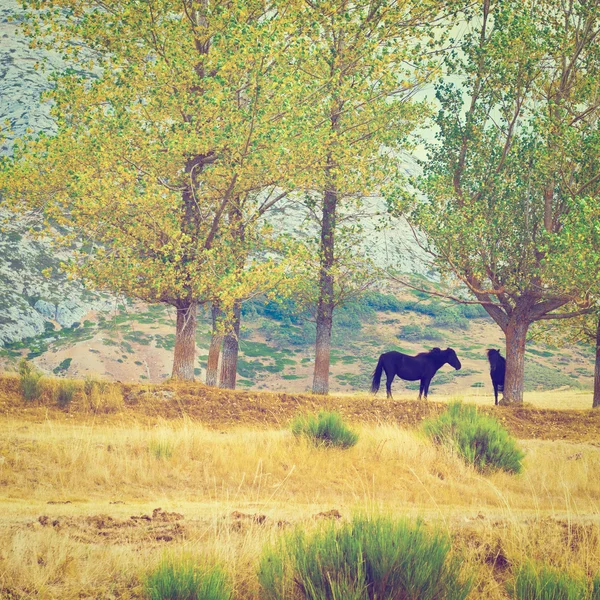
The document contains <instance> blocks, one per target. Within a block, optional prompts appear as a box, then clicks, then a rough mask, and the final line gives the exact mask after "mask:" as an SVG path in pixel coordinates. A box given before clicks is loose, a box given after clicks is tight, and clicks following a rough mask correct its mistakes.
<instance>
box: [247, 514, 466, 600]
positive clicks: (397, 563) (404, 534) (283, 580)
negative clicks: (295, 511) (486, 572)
mask: <svg viewBox="0 0 600 600" xmlns="http://www.w3.org/2000/svg"><path fill="white" fill-rule="evenodd" d="M449 552H450V539H449V537H448V536H447V535H445V534H443V533H441V532H438V531H430V530H428V529H426V528H425V526H424V525H423V523H421V522H417V523H416V524H413V523H409V522H408V521H394V520H392V519H390V518H386V517H378V518H371V519H369V518H358V519H354V520H353V521H352V522H351V523H346V524H344V525H342V526H340V527H338V526H336V524H329V525H327V526H325V527H324V528H323V529H321V530H318V531H317V532H316V533H314V534H312V535H310V536H308V535H306V534H305V533H304V531H302V530H300V529H298V530H296V531H295V532H293V533H291V534H288V536H286V537H284V538H281V539H280V541H279V542H278V543H277V544H275V545H273V546H268V547H267V548H266V549H265V551H264V552H263V555H262V557H261V562H260V567H259V573H258V579H259V582H260V585H261V588H262V591H263V594H262V595H261V598H265V599H266V600H283V599H286V600H287V599H290V598H303V599H306V600H337V599H338V598H339V599H342V598H343V599H344V600H369V599H372V598H381V599H384V598H385V599H386V600H404V599H406V600H434V599H438V598H444V599H446V600H462V599H464V598H465V597H466V596H467V594H468V593H469V590H470V588H471V579H470V578H469V577H462V576H461V574H460V562H459V559H458V558H457V557H454V558H450V555H449ZM295 592H299V593H295Z"/></svg>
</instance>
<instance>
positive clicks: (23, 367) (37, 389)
mask: <svg viewBox="0 0 600 600" xmlns="http://www.w3.org/2000/svg"><path fill="white" fill-rule="evenodd" d="M19 377H20V384H21V393H22V394H23V398H24V399H25V400H27V401H28V402H32V401H33V400H38V399H39V397H40V395H41V381H40V380H41V378H42V374H41V373H40V371H38V370H37V369H36V368H35V367H34V366H33V365H32V364H31V363H28V362H27V361H26V360H21V362H20V363H19Z"/></svg>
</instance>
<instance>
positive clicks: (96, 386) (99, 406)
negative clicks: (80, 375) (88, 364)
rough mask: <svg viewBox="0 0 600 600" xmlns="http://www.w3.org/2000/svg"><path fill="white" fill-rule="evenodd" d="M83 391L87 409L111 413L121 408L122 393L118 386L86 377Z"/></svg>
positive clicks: (122, 401) (122, 402)
mask: <svg viewBox="0 0 600 600" xmlns="http://www.w3.org/2000/svg"><path fill="white" fill-rule="evenodd" d="M83 391H84V394H85V399H86V402H87V406H88V408H89V409H91V410H93V411H94V412H98V413H111V412H116V411H118V410H119V409H121V408H123V404H124V400H123V393H122V391H121V388H120V386H119V385H118V384H115V383H110V382H108V381H98V380H97V379H93V378H91V377H88V378H86V380H85V381H84V384H83Z"/></svg>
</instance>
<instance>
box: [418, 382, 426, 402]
mask: <svg viewBox="0 0 600 600" xmlns="http://www.w3.org/2000/svg"><path fill="white" fill-rule="evenodd" d="M424 384H425V380H424V379H421V381H420V382H419V397H418V398H417V400H420V399H421V396H422V395H423V388H424V387H425V386H424Z"/></svg>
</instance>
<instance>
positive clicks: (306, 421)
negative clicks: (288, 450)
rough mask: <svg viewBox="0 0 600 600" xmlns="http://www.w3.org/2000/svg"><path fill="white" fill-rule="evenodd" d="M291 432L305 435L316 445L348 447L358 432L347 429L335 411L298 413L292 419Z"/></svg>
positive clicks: (354, 441) (296, 434) (356, 439)
mask: <svg viewBox="0 0 600 600" xmlns="http://www.w3.org/2000/svg"><path fill="white" fill-rule="evenodd" d="M292 433H293V434H294V435H295V436H301V435H303V436H305V437H307V438H308V439H310V440H311V441H312V442H313V443H314V444H316V445H317V446H321V445H323V446H338V447H340V448H350V447H351V446H354V444H356V442H357V441H358V434H357V433H355V432H354V431H352V430H351V429H349V428H348V427H347V425H346V424H345V423H344V421H343V420H342V417H341V416H340V415H339V414H338V413H336V412H327V411H321V412H320V413H319V414H318V415H310V414H309V415H299V416H297V417H296V418H295V419H294V420H293V421H292Z"/></svg>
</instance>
